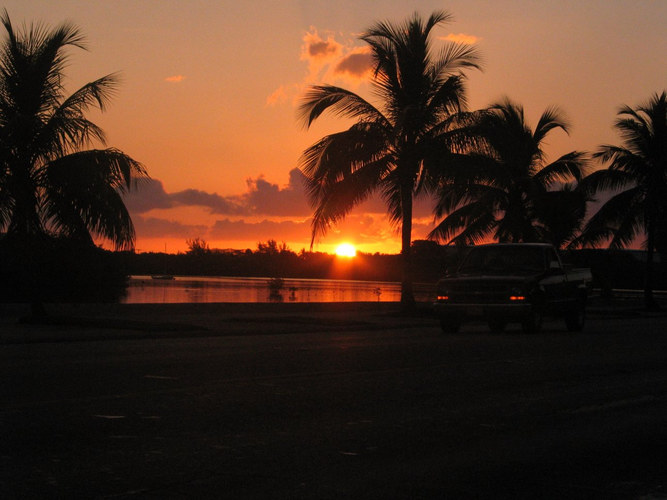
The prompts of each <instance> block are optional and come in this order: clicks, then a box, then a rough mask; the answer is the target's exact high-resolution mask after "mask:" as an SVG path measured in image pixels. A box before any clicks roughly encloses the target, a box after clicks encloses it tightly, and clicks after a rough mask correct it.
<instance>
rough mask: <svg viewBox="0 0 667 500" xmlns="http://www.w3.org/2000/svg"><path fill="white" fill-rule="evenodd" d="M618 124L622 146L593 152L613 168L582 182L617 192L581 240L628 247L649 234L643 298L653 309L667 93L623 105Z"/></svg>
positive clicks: (664, 217) (665, 188)
mask: <svg viewBox="0 0 667 500" xmlns="http://www.w3.org/2000/svg"><path fill="white" fill-rule="evenodd" d="M615 127H616V128H617V129H618V131H619V132H620V134H621V137H622V139H623V146H611V145H603V146H601V147H600V149H599V150H598V151H597V152H596V153H595V155H594V156H595V157H596V158H599V159H600V160H601V161H603V162H605V163H608V164H609V166H608V168H607V169H604V170H598V171H596V172H593V173H592V174H590V175H589V176H588V177H586V178H585V179H584V181H583V183H582V185H583V187H584V188H585V189H586V191H587V192H588V193H590V194H595V193H598V192H600V191H612V192H616V194H614V195H613V196H612V197H611V198H610V199H609V200H608V201H606V202H605V203H604V204H603V205H602V206H601V207H600V209H599V210H598V211H597V213H596V214H595V215H593V217H591V219H590V220H589V221H588V223H587V224H586V227H585V228H584V232H583V234H582V237H581V243H583V244H589V245H593V246H595V245H598V244H601V243H604V242H607V241H608V242H609V248H624V247H627V246H628V245H630V244H631V243H632V242H633V241H635V239H636V238H637V237H638V236H640V235H641V234H642V233H643V234H645V236H646V240H645V242H644V247H645V248H646V269H645V272H646V276H645V283H644V301H645V305H646V307H647V308H649V309H654V308H656V307H657V304H656V302H655V300H654V298H653V253H654V251H655V249H656V246H657V245H658V242H659V240H660V239H663V238H664V235H665V233H666V231H667V94H666V93H665V92H664V91H663V92H662V94H660V95H658V94H657V93H656V94H655V95H653V96H652V97H651V99H650V100H649V101H648V102H647V103H645V104H642V105H640V106H639V107H637V109H632V108H630V107H629V106H623V107H622V108H621V109H620V110H619V112H618V118H617V120H616V123H615Z"/></svg>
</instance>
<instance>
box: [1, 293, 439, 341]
mask: <svg viewBox="0 0 667 500" xmlns="http://www.w3.org/2000/svg"><path fill="white" fill-rule="evenodd" d="M46 309H47V313H48V314H49V316H50V317H49V319H48V320H47V324H34V323H31V322H25V321H24V318H25V317H26V316H27V314H28V312H29V308H28V306H26V305H21V304H4V305H0V329H1V330H2V333H1V334H0V343H20V342H40V341H58V340H61V341H63V340H90V339H91V338H99V339H111V338H128V337H133V338H134V337H136V338H145V337H179V336H183V335H186V336H200V337H204V336H224V335H251V334H280V333H301V332H306V331H313V329H316V330H317V331H330V330H341V329H342V330H350V331H352V330H360V329H366V330H368V329H371V330H373V329H384V328H398V327H402V326H414V325H429V326H432V325H433V324H434V323H435V321H436V320H435V318H434V317H433V315H432V313H431V311H430V308H429V307H428V304H421V305H420V306H419V309H418V312H417V313H416V314H413V315H410V316H405V315H402V314H401V313H400V305H399V304H398V303H393V302H379V303H375V302H358V303H312V304H308V303H292V304H290V303H282V304H274V303H253V304H251V303H243V304H234V303H207V304H49V305H47V307H46Z"/></svg>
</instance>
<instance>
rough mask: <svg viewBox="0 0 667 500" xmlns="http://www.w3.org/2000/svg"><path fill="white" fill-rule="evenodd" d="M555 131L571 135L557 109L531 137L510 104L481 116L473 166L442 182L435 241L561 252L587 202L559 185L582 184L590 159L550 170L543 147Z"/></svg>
mask: <svg viewBox="0 0 667 500" xmlns="http://www.w3.org/2000/svg"><path fill="white" fill-rule="evenodd" d="M554 129H562V130H563V131H565V132H567V130H568V125H567V123H566V121H565V120H564V118H563V116H562V113H561V112H560V111H559V110H558V109H557V108H549V109H547V110H546V111H545V112H544V113H543V114H542V116H541V117H540V120H539V122H538V124H537V127H535V130H534V131H532V130H531V129H530V127H529V126H528V125H527V124H526V121H525V118H524V113H523V108H522V107H521V106H520V105H517V104H514V103H513V102H511V101H510V100H509V99H505V100H503V101H501V102H499V103H497V104H494V105H492V106H491V107H489V108H488V110H486V111H485V112H482V113H480V114H479V118H478V121H477V124H476V125H474V126H473V127H471V128H470V131H471V133H473V134H474V135H476V136H478V137H480V138H481V139H482V140H481V141H479V143H478V146H479V147H478V148H477V151H476V152H474V153H471V155H470V161H469V162H467V163H466V164H464V165H462V167H461V168H457V169H455V170H450V172H448V173H449V175H448V176H447V177H445V178H444V179H443V181H442V184H441V186H440V197H439V200H438V203H437V205H436V209H435V214H436V217H437V218H441V217H444V219H443V220H442V221H441V222H440V223H439V224H438V225H437V226H436V228H435V229H434V230H433V231H432V232H431V234H430V237H432V238H437V239H440V240H444V241H445V242H447V243H456V244H466V245H472V244H476V243H480V242H483V241H485V240H489V239H495V240H498V241H500V242H537V241H543V242H553V243H554V244H556V245H559V246H560V245H562V244H563V243H564V242H565V241H567V240H568V239H569V238H571V237H572V234H573V233H574V231H575V230H576V229H577V227H578V225H579V224H581V221H582V220H583V216H584V214H585V199H584V198H583V196H582V194H581V193H580V192H578V191H577V190H574V189H572V188H571V186H568V185H565V186H563V184H562V183H564V182H567V181H571V180H579V179H581V177H582V173H583V171H584V169H585V167H586V158H585V155H584V154H583V153H580V152H576V151H573V152H571V153H568V154H566V155H563V156H561V157H560V158H558V159H557V160H556V161H554V162H553V163H549V164H547V163H546V158H545V154H544V151H543V149H542V143H543V140H544V138H545V137H546V136H547V134H548V133H549V132H550V131H552V130H554ZM559 188H560V189H559ZM559 213H562V214H567V218H564V217H560V218H559V217H558V214H559Z"/></svg>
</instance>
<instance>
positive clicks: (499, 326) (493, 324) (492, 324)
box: [487, 319, 507, 333]
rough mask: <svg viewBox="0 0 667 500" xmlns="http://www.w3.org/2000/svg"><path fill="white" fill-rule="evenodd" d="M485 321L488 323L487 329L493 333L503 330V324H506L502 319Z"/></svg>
mask: <svg viewBox="0 0 667 500" xmlns="http://www.w3.org/2000/svg"><path fill="white" fill-rule="evenodd" d="M487 323H488V325H489V329H490V330H491V331H492V332H495V333H500V332H502V331H504V330H505V326H507V322H506V321H503V320H502V319H490V320H489V321H488V322H487Z"/></svg>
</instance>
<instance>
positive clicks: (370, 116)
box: [298, 85, 389, 128]
mask: <svg viewBox="0 0 667 500" xmlns="http://www.w3.org/2000/svg"><path fill="white" fill-rule="evenodd" d="M328 109H331V111H332V112H333V113H334V114H335V115H337V116H345V117H348V118H358V119H360V120H363V121H373V122H379V123H385V124H386V125H387V126H388V125H389V123H388V121H387V120H386V118H385V117H384V115H382V113H380V111H378V110H377V109H376V108H375V107H374V106H373V105H372V104H370V103H369V102H367V101H366V100H365V99H363V98H362V97H360V96H358V95H357V94H355V93H354V92H350V91H349V90H345V89H343V88H340V87H334V86H333V85H316V86H313V87H311V88H310V89H309V90H308V91H307V92H306V94H305V96H304V97H303V99H302V102H301V105H300V106H299V109H298V116H299V120H300V121H301V122H302V123H303V124H304V126H305V127H306V128H308V127H310V125H311V124H312V123H313V121H315V120H316V119H317V118H319V117H320V116H321V115H322V113H324V112H325V111H326V110H328Z"/></svg>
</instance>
